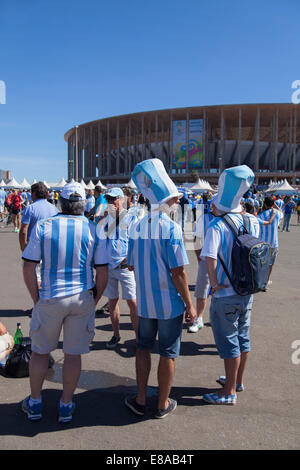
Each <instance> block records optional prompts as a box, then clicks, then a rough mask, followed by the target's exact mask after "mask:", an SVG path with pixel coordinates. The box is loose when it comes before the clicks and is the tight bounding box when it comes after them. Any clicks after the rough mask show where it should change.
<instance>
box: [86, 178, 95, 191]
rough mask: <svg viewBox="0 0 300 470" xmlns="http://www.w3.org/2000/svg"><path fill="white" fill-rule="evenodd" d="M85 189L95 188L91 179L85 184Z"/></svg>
mask: <svg viewBox="0 0 300 470" xmlns="http://www.w3.org/2000/svg"><path fill="white" fill-rule="evenodd" d="M86 187H87V189H95V185H94V183H93V182H92V180H90V181H89V183H88V184H87V185H86Z"/></svg>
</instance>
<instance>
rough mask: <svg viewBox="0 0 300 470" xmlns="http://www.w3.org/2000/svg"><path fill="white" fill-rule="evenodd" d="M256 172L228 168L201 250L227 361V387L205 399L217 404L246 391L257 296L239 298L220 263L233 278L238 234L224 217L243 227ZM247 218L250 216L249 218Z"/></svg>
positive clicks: (228, 402) (231, 402) (222, 354)
mask: <svg viewBox="0 0 300 470" xmlns="http://www.w3.org/2000/svg"><path fill="white" fill-rule="evenodd" d="M253 180H254V173H253V172H252V170H251V169H250V168H248V167H247V166H246V165H241V166H236V167H233V168H228V169H226V170H225V171H223V173H222V174H221V176H220V178H219V188H218V194H217V196H216V198H215V199H214V201H213V203H212V207H211V210H212V211H213V213H214V215H215V216H216V217H215V219H214V220H213V221H212V222H211V223H210V224H209V227H208V229H207V232H206V237H205V240H204V246H203V248H202V251H201V258H205V259H206V266H207V271H208V276H209V280H210V285H211V294H212V300H211V306H210V322H211V326H212V330H213V334H214V338H215V342H216V346H217V349H218V353H219V355H220V357H221V358H222V359H224V366H225V374H226V375H225V376H221V377H220V378H219V380H218V381H219V382H220V383H221V384H222V385H224V388H223V389H222V390H221V391H220V392H218V393H208V394H205V395H204V396H203V399H204V400H205V401H207V402H208V403H212V404H215V405H234V404H235V403H236V400H237V395H236V391H241V390H243V389H244V386H243V374H244V371H245V366H246V362H247V358H248V354H249V351H250V315H251V309H252V302H253V296H252V295H248V296H241V295H237V294H236V292H235V291H234V289H233V287H232V286H231V285H230V281H229V279H228V278H227V276H226V273H225V271H224V269H223V267H222V264H221V262H220V260H219V257H221V258H222V259H223V261H224V264H225V266H226V267H227V270H228V272H229V274H230V276H232V263H231V251H232V246H233V242H234V235H233V233H232V231H231V230H230V228H229V227H228V226H227V224H226V223H225V221H223V219H222V217H221V216H222V215H225V214H228V215H230V218H231V220H232V222H233V223H234V224H235V225H236V227H237V228H242V227H243V218H242V215H241V212H242V206H241V204H240V201H241V198H242V195H243V194H244V193H245V192H246V190H247V189H249V187H250V186H251V184H252V182H253ZM245 216H246V217H247V214H246V215H245ZM254 221H255V218H254V217H253V216H252V217H251V218H250V229H251V235H253V236H255V237H258V236H259V224H258V222H256V224H254Z"/></svg>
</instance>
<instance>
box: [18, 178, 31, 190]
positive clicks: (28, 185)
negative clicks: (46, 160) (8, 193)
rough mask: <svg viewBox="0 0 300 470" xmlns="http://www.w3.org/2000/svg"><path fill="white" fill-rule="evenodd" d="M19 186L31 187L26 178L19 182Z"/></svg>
mask: <svg viewBox="0 0 300 470" xmlns="http://www.w3.org/2000/svg"><path fill="white" fill-rule="evenodd" d="M20 186H22V188H24V189H30V187H31V186H30V184H29V183H28V181H27V179H26V178H24V179H23V181H22V182H21V183H20Z"/></svg>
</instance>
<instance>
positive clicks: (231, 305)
mask: <svg viewBox="0 0 300 470" xmlns="http://www.w3.org/2000/svg"><path fill="white" fill-rule="evenodd" d="M252 303H253V295H247V296H240V295H230V296H228V297H218V298H215V297H213V298H212V301H211V305H210V323H211V326H212V330H213V334H214V338H215V342H216V346H217V350H218V353H219V355H220V357H221V358H222V359H230V358H234V357H239V356H240V355H241V353H242V352H249V351H250V317H251V309H252Z"/></svg>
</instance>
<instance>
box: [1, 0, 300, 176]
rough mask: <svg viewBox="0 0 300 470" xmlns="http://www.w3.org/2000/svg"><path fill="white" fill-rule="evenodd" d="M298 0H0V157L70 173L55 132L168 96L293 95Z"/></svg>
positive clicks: (261, 98) (15, 169) (217, 99)
mask: <svg viewBox="0 0 300 470" xmlns="http://www.w3.org/2000/svg"><path fill="white" fill-rule="evenodd" d="M299 19H300V2H299V1H298V0H287V1H285V2H283V1H282V0H280V1H279V0H260V1H258V0H252V1H251V2H249V1H248V2H246V1H242V0H227V1H225V0H211V1H209V2H208V1H207V0H151V1H149V2H148V1H145V0H144V1H143V0H110V1H107V0H84V1H82V0H81V1H79V0H59V1H58V0H51V1H50V0H49V1H48V0H27V1H26V2H25V1H24V0H0V44H1V47H0V80H2V81H4V82H5V84H6V104H0V168H1V169H5V170H7V169H10V170H11V171H12V174H13V176H14V177H15V178H16V179H17V180H21V179H23V177H26V178H27V179H28V181H29V182H31V181H32V180H33V178H36V179H38V180H44V179H45V180H46V181H50V182H54V181H57V180H59V179H60V178H61V177H65V178H66V177H67V144H66V143H65V141H64V133H65V132H66V131H67V130H68V129H69V128H71V127H72V126H74V125H75V124H81V123H83V122H88V121H91V120H94V119H100V118H104V117H107V116H113V115H121V114H127V113H131V112H139V111H146V110H154V109H165V108H170V107H185V106H201V105H215V104H236V103H272V102H278V103H281V102H291V94H292V91H293V90H292V89H291V84H292V82H293V81H294V80H297V79H298V80H299V79H300V67H299V62H300V61H299Z"/></svg>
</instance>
